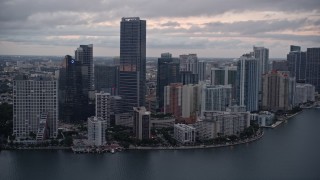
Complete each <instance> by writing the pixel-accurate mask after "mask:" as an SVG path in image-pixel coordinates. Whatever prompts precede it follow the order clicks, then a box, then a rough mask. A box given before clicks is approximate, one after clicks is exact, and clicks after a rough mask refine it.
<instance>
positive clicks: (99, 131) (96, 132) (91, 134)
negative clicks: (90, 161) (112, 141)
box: [88, 116, 107, 146]
mask: <svg viewBox="0 0 320 180" xmlns="http://www.w3.org/2000/svg"><path fill="white" fill-rule="evenodd" d="M106 129H107V123H106V121H104V120H103V119H102V118H100V117H96V116H92V117H89V118H88V142H89V144H90V145H92V146H102V145H105V144H106Z"/></svg>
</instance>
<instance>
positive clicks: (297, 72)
mask: <svg viewBox="0 0 320 180" xmlns="http://www.w3.org/2000/svg"><path fill="white" fill-rule="evenodd" d="M300 50H301V48H300V46H290V52H289V54H287V61H288V69H289V71H290V76H292V77H296V81H297V82H301V83H304V82H305V81H306V65H307V64H306V63H307V53H306V52H301V51H300Z"/></svg>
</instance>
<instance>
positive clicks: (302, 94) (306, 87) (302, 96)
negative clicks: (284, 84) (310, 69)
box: [295, 83, 315, 105]
mask: <svg viewBox="0 0 320 180" xmlns="http://www.w3.org/2000/svg"><path fill="white" fill-rule="evenodd" d="M308 101H315V86H313V85H311V84H301V83H298V84H297V85H296V92H295V104H296V105H298V104H302V103H306V102H308Z"/></svg>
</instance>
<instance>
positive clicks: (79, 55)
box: [75, 44, 94, 94]
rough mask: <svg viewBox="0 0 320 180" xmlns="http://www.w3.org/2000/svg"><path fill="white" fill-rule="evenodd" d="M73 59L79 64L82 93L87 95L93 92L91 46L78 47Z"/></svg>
mask: <svg viewBox="0 0 320 180" xmlns="http://www.w3.org/2000/svg"><path fill="white" fill-rule="evenodd" d="M75 58H76V60H77V61H80V63H81V73H82V84H83V87H82V90H83V93H84V94H88V93H89V91H94V73H93V71H94V70H93V45H92V44H89V45H80V47H78V48H77V50H76V51H75Z"/></svg>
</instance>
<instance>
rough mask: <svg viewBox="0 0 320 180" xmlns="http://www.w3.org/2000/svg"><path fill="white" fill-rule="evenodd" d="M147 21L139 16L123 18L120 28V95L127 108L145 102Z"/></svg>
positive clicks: (142, 104) (129, 108) (138, 105)
mask: <svg viewBox="0 0 320 180" xmlns="http://www.w3.org/2000/svg"><path fill="white" fill-rule="evenodd" d="M145 94H146V21H145V20H140V18H139V17H128V18H122V21H121V29H120V73H119V95H120V96H122V98H124V100H125V101H126V105H127V107H126V109H128V110H132V107H140V106H144V104H145Z"/></svg>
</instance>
